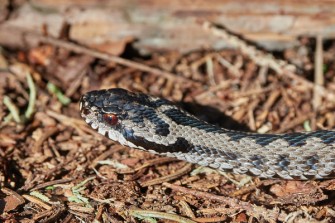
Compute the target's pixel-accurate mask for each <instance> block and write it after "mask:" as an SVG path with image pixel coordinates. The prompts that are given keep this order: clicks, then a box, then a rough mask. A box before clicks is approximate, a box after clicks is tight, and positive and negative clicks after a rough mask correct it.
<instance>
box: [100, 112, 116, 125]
mask: <svg viewBox="0 0 335 223" xmlns="http://www.w3.org/2000/svg"><path fill="white" fill-rule="evenodd" d="M103 119H104V120H105V122H107V123H108V124H109V125H116V124H117V121H118V118H117V116H116V115H114V114H103Z"/></svg>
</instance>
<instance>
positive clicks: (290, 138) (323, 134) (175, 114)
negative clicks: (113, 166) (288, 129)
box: [164, 109, 335, 146]
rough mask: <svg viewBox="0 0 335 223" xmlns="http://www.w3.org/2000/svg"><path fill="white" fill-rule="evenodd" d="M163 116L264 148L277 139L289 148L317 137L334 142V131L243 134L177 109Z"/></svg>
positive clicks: (182, 123) (324, 141)
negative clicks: (244, 140) (245, 139)
mask: <svg viewBox="0 0 335 223" xmlns="http://www.w3.org/2000/svg"><path fill="white" fill-rule="evenodd" d="M164 114H165V115H167V116H168V117H169V118H171V119H172V120H173V121H174V122H176V123H177V124H179V125H184V126H190V127H193V128H197V129H200V130H203V131H205V132H208V133H220V134H223V133H224V134H227V135H228V136H229V137H230V138H231V140H233V141H236V142H238V141H240V140H241V139H242V138H250V139H253V140H254V141H255V143H257V144H258V145H261V146H266V145H268V144H270V143H271V142H274V141H276V140H277V139H284V140H286V141H287V142H288V144H289V146H303V145H305V144H306V140H307V139H308V138H310V137H317V138H319V139H320V140H321V141H322V142H323V143H325V144H333V143H334V142H335V134H334V131H327V130H320V131H317V132H298V133H289V134H282V135H278V134H257V133H245V132H237V131H231V130H229V131H228V130H224V129H222V128H220V127H218V126H215V125H211V124H208V123H206V122H204V121H201V120H199V119H197V118H195V117H193V116H190V115H187V114H185V113H183V112H181V111H180V110H178V109H169V110H166V111H164Z"/></svg>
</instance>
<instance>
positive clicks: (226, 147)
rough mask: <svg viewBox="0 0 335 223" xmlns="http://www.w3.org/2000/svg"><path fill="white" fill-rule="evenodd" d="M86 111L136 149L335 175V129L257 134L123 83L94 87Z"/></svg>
mask: <svg viewBox="0 0 335 223" xmlns="http://www.w3.org/2000/svg"><path fill="white" fill-rule="evenodd" d="M80 111H81V116H82V117H83V118H84V120H85V121H86V122H87V123H88V124H89V125H90V126H91V127H92V128H93V129H95V130H96V131H98V132H99V133H100V134H102V135H105V136H106V137H108V138H110V139H112V140H114V141H117V142H119V143H120V144H122V145H126V146H129V147H132V148H137V149H141V150H145V151H149V152H151V153H155V154H159V155H164V156H169V157H176V158H177V159H180V160H185V161H188V162H191V163H196V164H199V165H203V166H209V167H212V168H215V169H219V170H224V171H231V172H233V173H235V174H249V175H254V176H259V177H261V178H283V179H301V180H307V179H325V178H332V177H335V174H334V173H335V171H334V170H335V131H332V130H320V131H313V132H299V133H288V134H257V133H247V132H238V131H232V130H228V129H224V128H220V127H218V126H215V125H212V124H208V123H206V122H205V121H202V120H200V119H198V118H196V117H194V116H193V115H191V114H189V113H187V112H186V111H184V110H182V109H181V108H179V107H178V106H176V105H175V104H174V103H172V102H170V101H168V100H165V99H162V98H157V97H151V96H148V95H145V94H142V93H132V92H129V91H126V90H124V89H120V88H114V89H108V90H98V91H91V92H88V93H86V94H84V95H83V96H82V98H81V100H80Z"/></svg>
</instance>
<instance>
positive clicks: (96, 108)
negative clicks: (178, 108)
mask: <svg viewBox="0 0 335 223" xmlns="http://www.w3.org/2000/svg"><path fill="white" fill-rule="evenodd" d="M163 104H164V105H166V104H171V102H169V101H167V100H164V99H159V98H155V97H151V96H148V95H145V94H141V93H132V92H129V91H127V90H124V89H120V88H112V89H108V90H97V91H91V92H88V93H86V94H84V95H83V96H82V97H81V100H80V112H81V116H82V117H83V118H84V120H85V121H86V122H87V123H88V124H89V125H90V126H91V127H92V128H93V129H95V130H97V131H98V132H99V133H100V134H102V135H105V136H106V137H108V138H110V139H112V140H114V141H117V142H119V143H121V144H122V145H127V146H130V147H133V148H139V146H136V145H135V144H134V143H133V142H135V141H137V139H138V138H136V137H138V136H141V134H150V132H151V133H152V131H153V129H155V131H158V133H162V134H164V133H168V131H169V130H168V128H169V126H168V125H164V123H159V122H161V121H160V120H159V118H157V114H156V108H157V107H159V106H161V105H163ZM149 137H150V136H149Z"/></svg>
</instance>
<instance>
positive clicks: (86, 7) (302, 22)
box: [0, 0, 335, 54]
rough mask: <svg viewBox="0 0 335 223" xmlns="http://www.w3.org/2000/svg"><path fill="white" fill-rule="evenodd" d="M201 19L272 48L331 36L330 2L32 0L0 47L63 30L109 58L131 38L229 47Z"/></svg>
mask: <svg viewBox="0 0 335 223" xmlns="http://www.w3.org/2000/svg"><path fill="white" fill-rule="evenodd" d="M202 21H211V22H214V23H217V24H219V25H223V26H224V27H226V28H228V29H229V30H230V31H232V32H235V33H237V34H240V35H242V36H243V37H244V38H246V39H248V40H251V41H255V42H256V43H257V44H259V45H261V46H262V47H265V48H268V49H277V50H278V49H283V48H285V47H291V46H293V45H294V44H296V43H297V41H296V40H297V37H299V36H312V37H314V36H316V35H322V36H323V38H333V37H334V36H335V1H329V0H319V1H310V0H300V1H266V0H249V1H244V0H223V1H222V0H211V1H207V0H194V1H189V0H160V1H154V0H152V1H148V0H138V1H135V0H134V1H130V0H113V1H89V0H59V1H52V0H33V1H30V2H27V3H25V4H23V5H22V6H21V7H20V8H19V9H18V10H17V12H16V15H15V16H12V17H10V19H8V20H6V21H5V22H3V23H2V24H1V25H0V44H2V45H5V46H6V45H9V42H10V45H17V46H19V45H20V44H22V43H20V41H19V40H18V41H13V39H10V38H8V36H7V35H6V34H7V33H6V32H5V31H4V30H7V29H8V28H14V29H20V30H22V29H23V30H26V31H34V32H40V33H45V32H47V33H48V35H51V36H54V37H59V36H61V35H62V34H63V31H64V29H65V28H66V29H68V30H69V38H70V39H71V40H73V41H76V42H78V43H80V44H83V45H87V46H89V47H92V48H96V49H101V50H103V51H105V52H109V53H112V54H120V53H122V51H123V49H124V47H125V45H126V44H127V43H129V42H131V41H135V40H136V43H135V44H134V46H135V47H137V48H138V49H139V50H140V51H141V52H152V51H155V52H157V51H164V50H179V51H181V52H187V51H191V50H194V49H199V48H222V47H229V46H227V45H226V43H224V42H223V41H222V40H220V39H219V38H218V37H215V36H213V35H212V34H211V33H210V32H208V31H205V30H204V29H203V28H202V26H201V22H202ZM18 39H20V38H18Z"/></svg>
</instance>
